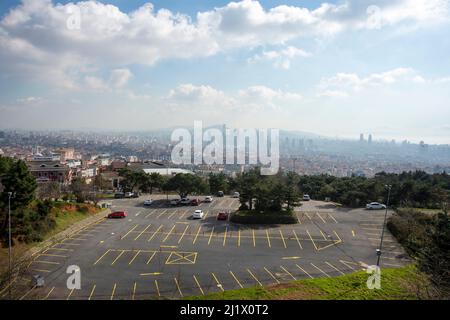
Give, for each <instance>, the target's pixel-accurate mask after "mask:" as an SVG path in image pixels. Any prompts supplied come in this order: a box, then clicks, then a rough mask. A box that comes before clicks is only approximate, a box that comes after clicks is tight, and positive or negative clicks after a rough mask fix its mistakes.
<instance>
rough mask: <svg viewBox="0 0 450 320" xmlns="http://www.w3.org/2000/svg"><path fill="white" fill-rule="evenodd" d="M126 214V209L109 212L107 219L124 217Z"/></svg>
mask: <svg viewBox="0 0 450 320" xmlns="http://www.w3.org/2000/svg"><path fill="white" fill-rule="evenodd" d="M127 216H128V213H127V212H126V211H116V212H111V213H110V214H108V218H109V219H115V218H126V217H127Z"/></svg>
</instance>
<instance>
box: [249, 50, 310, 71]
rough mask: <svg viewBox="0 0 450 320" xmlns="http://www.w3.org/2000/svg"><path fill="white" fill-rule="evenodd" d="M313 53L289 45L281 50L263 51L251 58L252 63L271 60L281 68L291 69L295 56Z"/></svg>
mask: <svg viewBox="0 0 450 320" xmlns="http://www.w3.org/2000/svg"><path fill="white" fill-rule="evenodd" d="M310 56H311V53H309V52H306V51H305V50H303V49H300V48H296V47H294V46H288V47H286V48H284V49H281V50H278V51H277V50H271V51H263V52H262V53H261V54H257V55H255V56H253V57H252V58H250V59H249V62H250V63H255V62H259V61H264V60H266V61H271V62H273V65H274V66H275V67H277V68H281V69H289V68H290V66H291V60H292V59H293V58H295V57H303V58H306V57H310Z"/></svg>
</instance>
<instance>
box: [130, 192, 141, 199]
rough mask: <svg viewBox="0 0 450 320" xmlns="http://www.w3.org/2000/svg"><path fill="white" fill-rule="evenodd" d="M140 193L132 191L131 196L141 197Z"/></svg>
mask: <svg viewBox="0 0 450 320" xmlns="http://www.w3.org/2000/svg"><path fill="white" fill-rule="evenodd" d="M139 196H140V193H139V192H132V193H131V198H139Z"/></svg>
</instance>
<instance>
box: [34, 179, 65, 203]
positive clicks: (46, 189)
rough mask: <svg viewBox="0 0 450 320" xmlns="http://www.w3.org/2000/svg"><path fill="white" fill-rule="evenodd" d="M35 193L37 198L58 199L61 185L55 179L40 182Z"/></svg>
mask: <svg viewBox="0 0 450 320" xmlns="http://www.w3.org/2000/svg"><path fill="white" fill-rule="evenodd" d="M36 195H37V197H38V198H39V199H58V198H59V197H60V196H61V185H60V183H59V182H56V181H50V182H46V183H41V184H40V185H39V186H38V188H37V191H36Z"/></svg>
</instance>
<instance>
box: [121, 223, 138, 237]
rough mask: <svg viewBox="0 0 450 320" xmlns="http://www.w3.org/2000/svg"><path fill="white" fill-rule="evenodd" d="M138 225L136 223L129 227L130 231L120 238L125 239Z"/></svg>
mask: <svg viewBox="0 0 450 320" xmlns="http://www.w3.org/2000/svg"><path fill="white" fill-rule="evenodd" d="M137 227H138V225H135V226H134V227H133V228H131V229H130V231H128V232H127V233H126V234H125V235H124V236H123V237H122V238H120V239H121V240H123V239H125V238H126V237H127V236H128V235H129V234H130V233H131V232H133V230H134V229H136V228H137Z"/></svg>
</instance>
